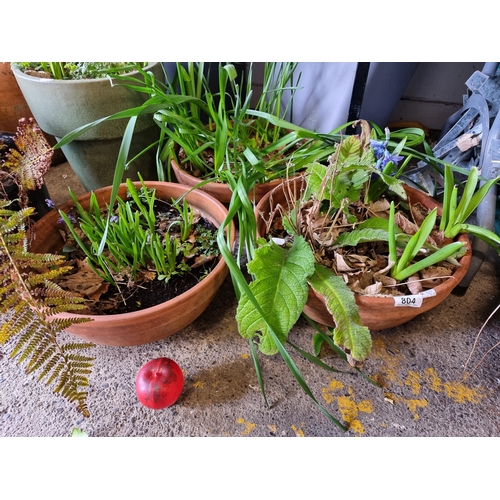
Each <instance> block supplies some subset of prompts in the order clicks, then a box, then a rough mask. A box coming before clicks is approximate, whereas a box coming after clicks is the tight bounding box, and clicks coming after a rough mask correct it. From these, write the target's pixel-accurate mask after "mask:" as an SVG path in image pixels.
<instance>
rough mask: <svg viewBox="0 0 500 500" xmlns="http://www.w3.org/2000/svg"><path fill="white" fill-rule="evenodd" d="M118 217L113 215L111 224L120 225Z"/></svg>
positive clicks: (110, 220)
mask: <svg viewBox="0 0 500 500" xmlns="http://www.w3.org/2000/svg"><path fill="white" fill-rule="evenodd" d="M118 220H119V219H118V215H112V216H111V217H110V219H109V222H111V224H118Z"/></svg>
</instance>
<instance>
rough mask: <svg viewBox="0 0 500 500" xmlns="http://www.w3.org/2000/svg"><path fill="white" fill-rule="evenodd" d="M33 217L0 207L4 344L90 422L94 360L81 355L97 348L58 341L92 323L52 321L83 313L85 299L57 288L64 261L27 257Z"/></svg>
mask: <svg viewBox="0 0 500 500" xmlns="http://www.w3.org/2000/svg"><path fill="white" fill-rule="evenodd" d="M32 211H33V209H32V208H27V209H24V210H21V211H19V212H13V211H10V210H9V209H8V202H5V201H0V276H1V283H0V296H1V297H2V301H1V302H0V314H2V315H3V318H2V319H3V323H2V325H1V328H0V343H3V344H7V345H8V346H9V347H10V349H11V352H10V357H11V358H13V359H14V358H17V363H19V364H21V363H22V364H24V365H25V369H26V372H27V373H37V374H38V380H39V381H44V382H45V383H46V384H47V385H53V386H55V388H54V392H55V393H57V394H60V395H61V396H62V397H64V398H66V399H67V400H69V401H70V402H74V403H76V406H77V409H78V410H79V411H80V412H81V413H82V414H83V415H84V416H89V415H90V413H89V410H88V407H87V392H86V390H85V389H84V388H85V387H86V386H88V379H87V376H88V375H89V374H90V373H91V368H92V361H93V358H90V357H88V356H84V355H82V354H81V353H80V351H82V350H85V349H88V348H90V347H92V345H93V344H89V343H71V342H69V343H61V342H60V341H59V340H58V338H57V337H58V335H59V334H60V333H61V332H62V331H63V330H65V329H66V328H68V327H69V326H70V325H72V324H77V323H83V322H86V321H90V319H88V318H84V317H79V318H78V317H75V318H66V319H57V318H54V317H53V316H54V315H55V314H57V313H60V312H72V311H78V310H81V309H83V307H84V306H83V304H82V302H83V299H81V298H77V297H74V296H73V295H72V294H70V293H68V292H66V291H64V290H62V289H61V288H60V287H59V286H58V285H57V284H56V283H55V282H54V280H56V279H57V278H58V277H60V276H62V275H63V274H64V273H65V272H66V271H68V270H69V269H70V268H69V267H68V266H65V265H64V260H65V259H64V257H62V256H59V255H52V254H35V253H30V252H28V251H27V249H26V247H27V236H26V233H25V231H24V225H25V220H26V218H27V217H29V216H30V215H31V213H32Z"/></svg>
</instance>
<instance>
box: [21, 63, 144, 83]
mask: <svg viewBox="0 0 500 500" xmlns="http://www.w3.org/2000/svg"><path fill="white" fill-rule="evenodd" d="M12 64H13V66H14V67H15V68H18V69H20V70H21V71H23V72H24V73H26V74H28V75H32V76H40V77H42V78H53V79H55V80H83V79H92V78H104V77H106V76H115V75H121V74H123V73H128V72H130V71H136V70H137V69H139V68H143V67H144V66H146V65H147V64H148V63H145V62H140V63H137V62H14V63H12Z"/></svg>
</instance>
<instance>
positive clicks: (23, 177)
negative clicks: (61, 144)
mask: <svg viewBox="0 0 500 500" xmlns="http://www.w3.org/2000/svg"><path fill="white" fill-rule="evenodd" d="M14 143H15V145H16V149H10V151H9V153H8V154H7V158H6V160H5V163H4V165H3V169H4V170H6V171H7V172H9V173H10V174H12V175H13V176H14V177H16V178H17V180H19V182H20V184H21V186H22V187H23V188H24V189H25V190H35V189H37V188H41V187H42V186H43V184H44V179H43V177H44V175H45V174H46V173H47V172H48V171H49V169H50V165H51V164H52V157H53V156H54V150H53V149H52V147H51V145H50V144H49V143H48V141H47V139H46V138H45V136H44V134H43V132H42V130H41V129H40V127H39V126H38V125H37V123H36V122H35V120H34V119H33V118H29V119H26V118H21V119H20V120H19V125H18V127H17V133H16V135H15V137H14Z"/></svg>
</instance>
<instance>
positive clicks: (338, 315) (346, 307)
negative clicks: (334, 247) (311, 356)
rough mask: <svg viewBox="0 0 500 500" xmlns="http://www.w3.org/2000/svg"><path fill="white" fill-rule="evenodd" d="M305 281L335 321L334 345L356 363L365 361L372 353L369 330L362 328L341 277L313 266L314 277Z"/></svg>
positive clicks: (349, 292) (354, 303)
mask: <svg viewBox="0 0 500 500" xmlns="http://www.w3.org/2000/svg"><path fill="white" fill-rule="evenodd" d="M308 281H309V284H310V285H311V287H312V289H313V290H314V291H316V292H317V293H319V294H320V295H322V296H323V297H324V298H325V304H326V307H327V309H328V311H329V312H330V314H331V315H332V316H333V317H334V319H335V323H336V327H335V329H334V331H333V340H334V342H335V344H337V345H338V346H340V347H342V348H345V349H348V350H349V352H350V355H351V356H352V357H353V358H354V359H355V360H357V361H362V360H364V359H365V358H366V356H368V354H369V353H370V351H371V348H372V339H371V335H370V330H369V329H368V328H367V327H366V326H363V325H362V324H361V319H360V316H359V311H358V307H357V305H356V301H355V300H354V293H353V292H352V291H351V290H350V289H349V288H348V287H347V285H346V284H345V281H344V280H343V278H342V277H341V276H335V275H334V273H333V272H332V271H331V270H329V269H327V268H326V267H324V266H321V265H319V264H316V266H315V270H314V274H313V275H311V276H309V278H308Z"/></svg>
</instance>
